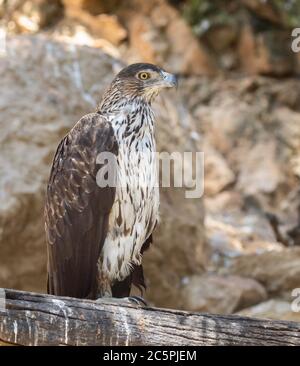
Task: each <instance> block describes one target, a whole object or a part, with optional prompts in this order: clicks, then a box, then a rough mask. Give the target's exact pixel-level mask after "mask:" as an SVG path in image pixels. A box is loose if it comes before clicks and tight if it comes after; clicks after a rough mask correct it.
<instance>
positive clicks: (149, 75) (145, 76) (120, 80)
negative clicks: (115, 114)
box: [112, 63, 177, 102]
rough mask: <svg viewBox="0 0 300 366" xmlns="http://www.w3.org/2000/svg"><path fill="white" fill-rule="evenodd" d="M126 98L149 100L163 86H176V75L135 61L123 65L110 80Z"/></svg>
mask: <svg viewBox="0 0 300 366" xmlns="http://www.w3.org/2000/svg"><path fill="white" fill-rule="evenodd" d="M112 86H113V87H117V89H118V90H119V91H120V92H121V93H122V94H123V96H125V97H126V96H128V98H134V97H139V98H142V99H145V101H147V102H150V101H151V100H152V99H153V98H154V97H155V96H157V95H158V93H159V92H160V91H161V90H162V89H164V88H172V87H174V86H177V77H176V76H175V75H173V74H170V73H168V72H166V71H164V70H163V69H161V68H160V67H158V66H155V65H152V64H148V63H137V64H132V65H129V66H127V67H125V68H124V69H123V70H121V71H120V72H119V74H118V75H117V76H116V77H115V79H114V80H113V82H112Z"/></svg>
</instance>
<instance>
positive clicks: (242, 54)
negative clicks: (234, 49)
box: [238, 25, 295, 76]
mask: <svg viewBox="0 0 300 366" xmlns="http://www.w3.org/2000/svg"><path fill="white" fill-rule="evenodd" d="M238 53H239V59H240V62H241V66H242V68H243V69H244V71H246V72H247V73H250V74H263V75H272V76H284V75H289V74H292V73H293V71H294V64H295V55H294V54H293V53H292V51H291V48H290V34H289V31H286V30H281V29H274V30H271V31H265V32H260V33H254V31H253V30H252V28H251V27H250V26H249V25H247V26H244V27H243V28H242V30H241V36H240V41H239V45H238Z"/></svg>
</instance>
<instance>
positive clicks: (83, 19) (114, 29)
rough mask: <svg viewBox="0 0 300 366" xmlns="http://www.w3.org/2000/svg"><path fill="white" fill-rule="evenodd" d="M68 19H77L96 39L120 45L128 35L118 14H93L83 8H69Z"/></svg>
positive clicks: (67, 11)
mask: <svg viewBox="0 0 300 366" xmlns="http://www.w3.org/2000/svg"><path fill="white" fill-rule="evenodd" d="M66 16H67V20H68V19H71V20H75V21H76V22H77V23H78V24H79V25H81V26H84V27H86V28H87V29H88V31H89V32H90V34H91V35H92V37H93V38H95V40H97V39H99V38H100V39H105V40H107V41H109V42H111V43H112V44H113V45H119V44H120V43H121V42H122V41H123V40H124V39H125V38H126V37H127V31H126V29H125V28H124V27H123V26H122V25H121V24H120V22H119V20H118V18H117V16H116V15H108V14H100V15H96V16H94V15H91V14H89V13H88V12H86V11H83V10H82V9H77V8H73V7H72V8H67V10H66Z"/></svg>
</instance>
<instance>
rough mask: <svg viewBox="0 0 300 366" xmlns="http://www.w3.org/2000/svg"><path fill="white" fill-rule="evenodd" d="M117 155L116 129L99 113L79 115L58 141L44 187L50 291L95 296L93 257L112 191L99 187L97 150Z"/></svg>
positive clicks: (96, 254)
mask: <svg viewBox="0 0 300 366" xmlns="http://www.w3.org/2000/svg"><path fill="white" fill-rule="evenodd" d="M104 151H109V152H112V153H114V154H115V155H116V154H117V151H118V146H117V143H116V140H115V136H114V132H113V129H112V127H111V126H110V124H109V123H108V122H106V121H105V120H104V119H103V117H101V116H100V115H99V114H97V113H95V114H89V115H87V116H85V117H83V118H82V119H81V120H80V121H79V122H78V123H77V124H76V125H75V127H74V128H73V129H72V130H71V131H70V133H69V134H68V135H67V136H66V137H65V138H64V139H63V140H62V141H61V143H60V144H59V146H58V148H57V151H56V154H55V157H54V161H53V166H52V170H51V173H50V179H49V183H48V187H47V194H46V205H45V230H46V241H47V249H48V292H49V293H50V294H55V295H60V296H72V297H79V298H95V296H96V291H97V260H98V258H99V254H100V251H101V248H102V246H103V243H104V240H105V237H106V234H107V228H108V216H109V212H110V210H111V207H112V205H113V202H114V197H115V189H114V188H112V187H104V188H100V187H99V186H98V185H97V183H96V175H97V172H98V171H99V169H100V168H101V165H99V164H96V157H97V155H98V154H99V153H101V152H104Z"/></svg>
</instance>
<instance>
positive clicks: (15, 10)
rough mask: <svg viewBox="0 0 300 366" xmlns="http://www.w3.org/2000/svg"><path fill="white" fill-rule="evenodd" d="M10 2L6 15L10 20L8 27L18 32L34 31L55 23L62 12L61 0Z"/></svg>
mask: <svg viewBox="0 0 300 366" xmlns="http://www.w3.org/2000/svg"><path fill="white" fill-rule="evenodd" d="M11 3H12V4H11V5H8V10H7V13H6V16H7V17H8V20H9V21H10V27H11V28H12V27H13V29H14V31H15V32H18V33H19V32H27V33H28V32H29V33H35V32H37V31H38V30H40V29H42V28H45V27H47V26H50V25H53V24H55V23H57V21H58V20H60V19H61V18H62V16H63V13H64V8H63V4H62V1H61V0H53V1H47V0H35V1H32V0H25V1H19V0H17V1H14V2H11ZM5 6H7V5H5Z"/></svg>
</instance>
